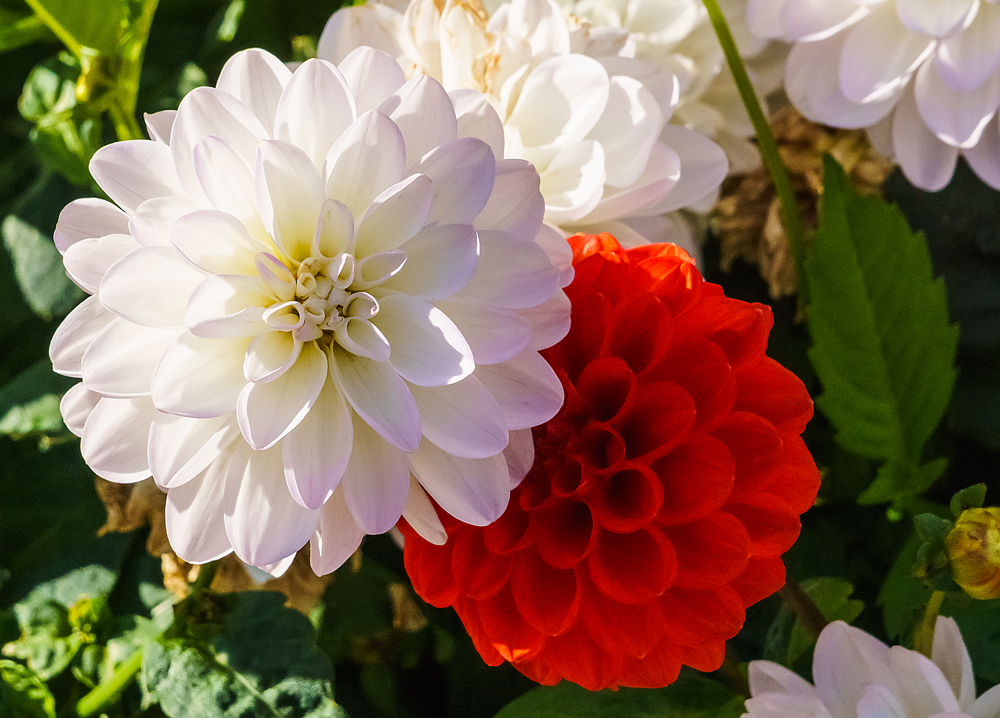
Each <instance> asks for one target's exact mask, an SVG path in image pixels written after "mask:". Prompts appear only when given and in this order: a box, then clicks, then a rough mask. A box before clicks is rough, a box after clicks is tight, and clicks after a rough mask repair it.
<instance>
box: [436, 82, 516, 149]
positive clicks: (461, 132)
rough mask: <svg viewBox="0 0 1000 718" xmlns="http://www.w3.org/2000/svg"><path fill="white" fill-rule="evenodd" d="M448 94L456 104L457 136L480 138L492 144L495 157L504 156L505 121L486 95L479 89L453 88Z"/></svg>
mask: <svg viewBox="0 0 1000 718" xmlns="http://www.w3.org/2000/svg"><path fill="white" fill-rule="evenodd" d="M448 94H449V96H450V97H451V100H452V102H453V103H454V105H455V117H456V120H457V125H456V137H475V138H477V139H480V140H482V141H483V142H485V143H486V144H488V145H489V146H490V149H491V150H493V156H494V157H503V154H504V137H503V122H501V121H500V116H499V115H497V112H496V110H494V109H493V106H492V105H491V104H490V103H489V102H488V101H487V100H486V96H485V95H484V94H483V93H481V92H479V91H477V90H466V89H459V90H452V91H451V92H449V93H448ZM498 164H499V162H498Z"/></svg>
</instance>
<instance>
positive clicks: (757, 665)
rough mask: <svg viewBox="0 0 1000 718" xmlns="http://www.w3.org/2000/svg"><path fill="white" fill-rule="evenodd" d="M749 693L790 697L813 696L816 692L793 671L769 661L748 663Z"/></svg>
mask: <svg viewBox="0 0 1000 718" xmlns="http://www.w3.org/2000/svg"><path fill="white" fill-rule="evenodd" d="M748 674H749V680H750V693H751V694H752V695H755V696H759V695H761V694H763V693H787V694H790V695H802V696H814V695H815V694H816V690H815V689H814V688H813V687H812V684H810V683H809V681H807V680H806V679H804V678H802V677H801V676H800V675H799V674H798V673H796V672H795V671H791V670H789V669H787V668H785V667H784V666H782V665H779V664H777V663H772V662H771V661H750V667H749V671H748Z"/></svg>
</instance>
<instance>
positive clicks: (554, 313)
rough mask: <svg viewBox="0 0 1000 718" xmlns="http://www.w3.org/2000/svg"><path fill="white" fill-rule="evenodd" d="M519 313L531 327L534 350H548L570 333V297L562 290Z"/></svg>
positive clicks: (520, 310)
mask: <svg viewBox="0 0 1000 718" xmlns="http://www.w3.org/2000/svg"><path fill="white" fill-rule="evenodd" d="M517 313H518V316H520V317H521V319H526V320H527V321H528V323H529V325H530V327H531V343H530V344H529V346H530V347H531V348H532V349H535V350H539V349H546V348H548V347H550V346H552V345H553V344H555V343H556V342H558V341H559V340H561V339H562V338H563V337H565V336H566V334H567V333H568V332H569V325H570V302H569V297H567V296H566V293H565V292H563V291H561V290H560V291H557V292H556V293H555V294H553V295H552V296H551V297H549V298H548V299H547V300H545V301H544V302H542V303H541V304H539V305H537V306H534V307H528V308H526V309H519V310H518V312H517ZM477 361H478V359H477Z"/></svg>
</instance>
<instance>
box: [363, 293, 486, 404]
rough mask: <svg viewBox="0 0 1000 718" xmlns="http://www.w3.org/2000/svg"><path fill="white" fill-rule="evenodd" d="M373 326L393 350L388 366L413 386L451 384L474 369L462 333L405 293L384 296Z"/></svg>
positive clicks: (435, 310)
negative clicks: (380, 332) (379, 331)
mask: <svg viewBox="0 0 1000 718" xmlns="http://www.w3.org/2000/svg"><path fill="white" fill-rule="evenodd" d="M372 323H373V324H374V325H375V326H376V327H378V328H379V329H380V330H382V333H383V334H384V335H385V337H386V339H388V340H389V345H390V346H391V347H392V354H391V355H390V357H389V363H390V364H392V366H393V367H394V368H395V369H396V371H398V372H399V375H400V376H401V377H403V378H404V379H406V380H407V381H408V382H410V383H412V384H416V385H418V386H443V385H445V384H454V383H455V382H458V381H461V380H462V379H464V378H465V377H467V376H469V374H471V373H472V370H473V369H475V367H476V364H475V362H474V361H473V360H472V349H470V348H469V344H468V342H466V341H465V337H463V336H462V332H461V331H459V329H458V327H456V326H455V324H454V322H452V321H451V320H450V319H449V318H448V316H447V315H446V314H445V313H444V312H442V311H441V310H440V309H438V308H437V307H435V306H434V305H433V304H430V303H429V302H426V301H424V300H422V299H418V298H416V297H411V296H409V295H406V294H390V295H388V296H386V297H383V298H382V300H381V301H380V309H379V313H378V315H377V316H376V317H375V318H374V319H373V320H372Z"/></svg>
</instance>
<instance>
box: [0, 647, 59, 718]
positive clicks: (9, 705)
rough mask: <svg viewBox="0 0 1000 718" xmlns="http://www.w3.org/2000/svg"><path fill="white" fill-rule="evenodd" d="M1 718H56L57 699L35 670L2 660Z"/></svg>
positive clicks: (0, 678) (0, 670)
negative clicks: (2, 717) (3, 717)
mask: <svg viewBox="0 0 1000 718" xmlns="http://www.w3.org/2000/svg"><path fill="white" fill-rule="evenodd" d="M0 715H2V716H5V718H56V699H55V698H54V697H53V696H52V693H51V691H49V689H48V686H46V685H45V683H44V682H43V681H42V679H41V678H40V677H39V676H38V674H37V673H35V672H34V671H33V670H31V669H30V668H28V667H27V666H25V665H22V664H20V663H15V662H14V661H7V660H0Z"/></svg>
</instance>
